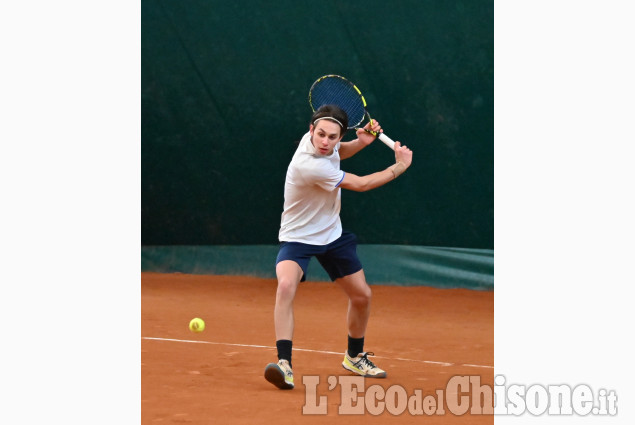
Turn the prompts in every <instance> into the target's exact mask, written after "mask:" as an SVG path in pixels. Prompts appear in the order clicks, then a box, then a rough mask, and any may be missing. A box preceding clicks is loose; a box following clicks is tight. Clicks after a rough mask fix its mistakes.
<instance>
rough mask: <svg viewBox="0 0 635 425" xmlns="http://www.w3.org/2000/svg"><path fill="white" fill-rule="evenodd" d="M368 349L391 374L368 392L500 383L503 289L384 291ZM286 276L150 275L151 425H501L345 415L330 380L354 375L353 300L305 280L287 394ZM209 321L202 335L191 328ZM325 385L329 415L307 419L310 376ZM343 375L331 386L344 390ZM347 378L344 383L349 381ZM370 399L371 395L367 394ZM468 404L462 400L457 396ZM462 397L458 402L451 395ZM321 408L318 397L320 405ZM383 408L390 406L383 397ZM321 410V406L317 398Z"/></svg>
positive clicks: (145, 354)
mask: <svg viewBox="0 0 635 425" xmlns="http://www.w3.org/2000/svg"><path fill="white" fill-rule="evenodd" d="M372 289H373V299H372V313H371V318H370V323H369V328H368V332H367V335H366V347H365V349H366V350H368V351H372V352H374V353H375V354H376V357H374V358H372V359H373V360H374V361H375V363H377V365H378V366H380V367H381V368H383V369H385V370H386V371H387V373H388V377H387V378H386V379H383V380H370V379H368V380H366V389H367V388H368V387H369V386H371V385H373V384H379V385H380V386H381V387H383V388H384V389H385V390H388V389H389V388H390V387H391V386H393V385H399V386H401V387H403V388H404V389H405V390H406V392H407V394H408V396H410V395H412V394H414V391H415V390H417V389H420V390H421V391H422V394H423V396H424V397H425V396H426V395H434V394H435V392H436V391H437V390H444V391H445V389H446V386H447V384H448V381H449V380H450V378H452V377H453V376H457V375H462V376H464V375H469V376H480V377H481V384H482V385H489V386H490V387H491V386H493V380H494V369H493V366H494V292H493V291H477V290H468V289H437V288H431V287H424V286H415V287H404V286H376V285H374V286H372ZM275 292H276V281H275V279H262V278H253V277H238V276H209V275H188V274H179V273H176V274H167V273H166V274H162V273H149V272H144V273H142V274H141V337H142V340H141V409H142V423H144V424H154V423H192V424H210V423H221V424H253V423H277V424H294V423H347V424H358V423H359V424H361V423H385V422H386V420H390V422H391V423H392V422H396V423H421V422H422V421H425V422H426V423H428V424H441V423H443V424H454V423H462V424H485V423H487V424H492V423H493V422H494V417H493V415H471V414H470V412H469V411H468V412H467V413H466V414H462V415H455V414H452V413H451V412H450V411H449V410H448V408H447V407H446V408H445V413H444V414H441V415H436V414H435V415H427V414H426V415H424V416H423V417H420V416H414V415H412V414H410V413H409V410H408V409H405V411H404V412H403V413H402V414H399V415H392V414H391V413H390V412H389V411H388V410H387V409H384V410H383V412H382V413H381V414H379V415H373V414H371V413H369V412H368V411H366V410H365V414H363V415H351V414H338V407H339V406H340V405H341V404H342V396H341V388H342V387H341V386H339V385H335V386H334V387H333V389H332V390H329V384H328V382H329V381H328V380H329V377H333V376H335V377H339V376H353V375H352V374H350V373H349V372H347V371H345V370H344V369H343V368H342V366H341V361H342V357H343V352H344V350H345V349H346V322H345V317H346V308H347V298H346V296H345V295H344V293H343V292H342V290H341V289H340V288H339V287H338V286H336V285H335V284H332V283H327V282H304V283H302V284H301V286H300V288H299V289H298V293H297V297H296V300H295V305H294V307H295V320H296V328H295V335H294V353H293V369H294V378H295V389H293V390H291V391H282V390H279V389H277V388H275V387H274V386H273V385H271V384H270V383H268V382H267V381H266V380H265V379H264V377H263V372H264V368H265V366H266V364H267V363H270V362H275V361H277V358H276V350H275V335H274V326H273V308H274V301H275ZM194 317H201V318H203V319H204V320H205V323H206V328H205V330H204V332H202V333H193V332H191V331H190V330H189V329H188V323H189V321H190V320H191V319H192V318H194ZM305 375H306V376H309V375H310V376H318V375H319V376H320V383H319V384H318V385H317V388H316V390H315V391H316V395H317V397H320V396H326V400H327V403H328V404H327V414H326V415H323V414H317V415H306V414H304V415H303V406H305V405H306V404H307V392H306V387H305V385H303V377H304V376H305ZM335 379H336V378H331V380H332V381H334V380H335ZM337 379H339V378H337ZM360 394H361V395H360V399H361V400H362V402H363V398H362V397H364V393H363V392H361V393H360ZM454 396H455V397H456V394H454ZM445 397H446V398H448V397H452V394H449V393H447V394H445ZM314 400H315V399H314ZM380 401H381V400H380ZM314 404H317V401H314Z"/></svg>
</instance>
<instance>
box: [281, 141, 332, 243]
mask: <svg viewBox="0 0 635 425" xmlns="http://www.w3.org/2000/svg"><path fill="white" fill-rule="evenodd" d="M339 148H340V144H339V143H338V144H337V145H336V146H335V148H334V149H333V153H332V154H331V155H320V154H319V153H317V152H316V149H315V147H314V146H313V144H312V143H311V134H310V133H306V134H305V135H304V137H302V140H301V141H300V145H299V146H298V149H297V150H296V151H295V154H294V155H293V159H291V163H290V164H289V168H288V169H287V178H286V181H285V184H284V211H283V212H282V220H281V223H280V232H279V234H278V239H279V240H280V241H281V242H302V243H306V244H311V245H326V244H329V243H331V242H333V241H334V240H336V239H337V238H339V237H340V236H341V235H342V222H341V221H340V208H341V189H340V187H339V185H340V183H341V182H342V180H343V179H344V172H343V171H342V170H340V154H339V152H338V150H339Z"/></svg>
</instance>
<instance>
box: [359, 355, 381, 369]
mask: <svg viewBox="0 0 635 425" xmlns="http://www.w3.org/2000/svg"><path fill="white" fill-rule="evenodd" d="M374 355H375V353H373V352H368V353H364V354H363V355H362V358H361V359H359V361H358V362H357V363H355V366H357V365H365V366H368V367H369V368H371V369H374V368H376V367H377V366H375V364H374V363H373V362H372V361H370V359H369V358H368V356H374Z"/></svg>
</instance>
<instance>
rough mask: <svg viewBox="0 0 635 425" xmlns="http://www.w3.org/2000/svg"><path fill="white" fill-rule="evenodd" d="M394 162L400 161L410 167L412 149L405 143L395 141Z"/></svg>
mask: <svg viewBox="0 0 635 425" xmlns="http://www.w3.org/2000/svg"><path fill="white" fill-rule="evenodd" d="M395 162H401V163H403V165H405V166H406V168H407V167H410V164H412V151H411V150H410V149H409V148H408V146H406V145H403V146H402V145H401V142H397V141H396V142H395Z"/></svg>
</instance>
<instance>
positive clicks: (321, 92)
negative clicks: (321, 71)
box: [309, 74, 366, 129]
mask: <svg viewBox="0 0 635 425" xmlns="http://www.w3.org/2000/svg"><path fill="white" fill-rule="evenodd" d="M309 104H310V105H311V109H312V110H313V112H315V111H317V109H318V108H319V107H320V106H323V105H337V106H339V107H340V108H342V109H343V110H344V112H346V115H347V116H348V128H349V129H351V128H356V127H357V126H358V125H359V124H360V123H361V122H362V121H363V120H364V117H365V116H366V99H364V96H363V95H362V92H361V91H360V90H359V89H358V88H357V86H355V84H353V83H351V82H350V81H348V80H347V79H346V78H344V77H342V76H339V75H334V74H330V75H324V76H322V77H320V78H318V79H317V80H316V81H315V82H314V83H313V85H311V89H310V90H309Z"/></svg>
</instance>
